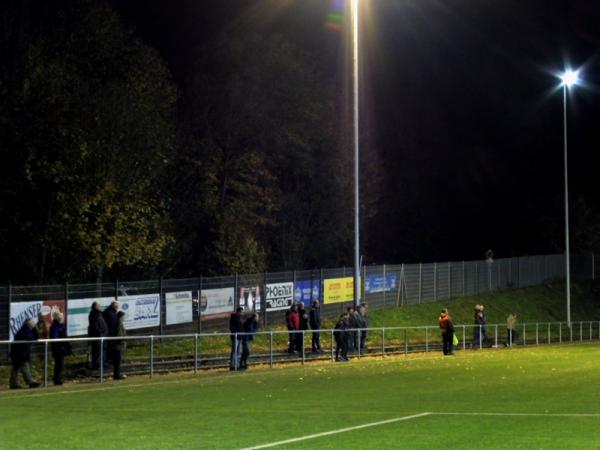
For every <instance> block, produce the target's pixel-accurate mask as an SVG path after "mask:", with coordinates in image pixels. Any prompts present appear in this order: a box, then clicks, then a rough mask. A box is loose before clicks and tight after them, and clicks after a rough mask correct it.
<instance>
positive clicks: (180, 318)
mask: <svg viewBox="0 0 600 450" xmlns="http://www.w3.org/2000/svg"><path fill="white" fill-rule="evenodd" d="M165 302H166V305H167V325H174V324H176V323H188V322H191V321H192V320H193V312H192V291H186V292H169V293H167V294H165Z"/></svg>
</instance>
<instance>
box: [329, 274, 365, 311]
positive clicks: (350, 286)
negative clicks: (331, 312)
mask: <svg viewBox="0 0 600 450" xmlns="http://www.w3.org/2000/svg"><path fill="white" fill-rule="evenodd" d="M359 290H360V289H359ZM353 300H354V278H353V277H346V278H331V279H329V280H324V281H323V302H324V303H325V304H326V305H328V304H331V303H340V302H351V301H353Z"/></svg>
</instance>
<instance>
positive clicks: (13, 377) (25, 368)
mask: <svg viewBox="0 0 600 450" xmlns="http://www.w3.org/2000/svg"><path fill="white" fill-rule="evenodd" d="M19 372H21V373H22V374H23V379H25V383H27V384H29V385H31V384H32V383H35V381H33V378H31V366H30V365H29V361H25V362H22V363H14V362H13V363H12V370H11V371H10V387H11V388H14V387H17V386H18V385H19Z"/></svg>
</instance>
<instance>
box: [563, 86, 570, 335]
mask: <svg viewBox="0 0 600 450" xmlns="http://www.w3.org/2000/svg"><path fill="white" fill-rule="evenodd" d="M563 132H564V136H563V137H564V148H565V152H564V153H565V270H566V276H567V325H568V326H569V328H571V270H570V256H569V255H570V253H569V179H568V171H567V84H566V83H563Z"/></svg>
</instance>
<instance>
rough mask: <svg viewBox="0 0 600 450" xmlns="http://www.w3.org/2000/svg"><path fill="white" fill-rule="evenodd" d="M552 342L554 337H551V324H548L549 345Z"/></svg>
mask: <svg viewBox="0 0 600 450" xmlns="http://www.w3.org/2000/svg"><path fill="white" fill-rule="evenodd" d="M551 342H552V337H551V336H550V322H548V344H550V343H551Z"/></svg>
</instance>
